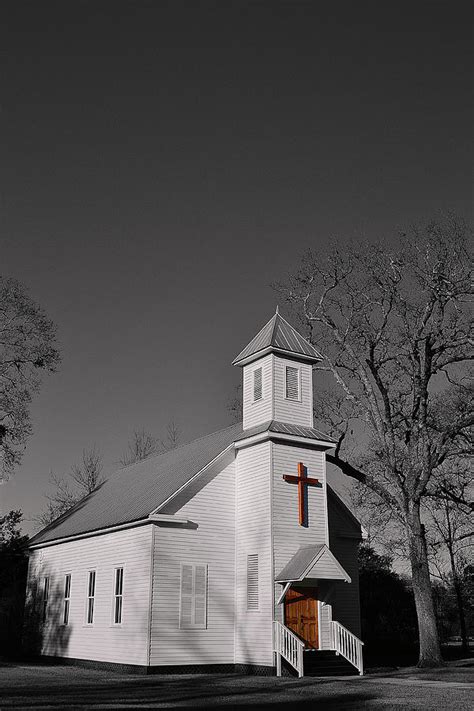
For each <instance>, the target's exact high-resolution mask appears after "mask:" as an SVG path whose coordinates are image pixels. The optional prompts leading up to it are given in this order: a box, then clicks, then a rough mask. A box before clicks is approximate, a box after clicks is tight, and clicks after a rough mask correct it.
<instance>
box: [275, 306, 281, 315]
mask: <svg viewBox="0 0 474 711" xmlns="http://www.w3.org/2000/svg"><path fill="white" fill-rule="evenodd" d="M275 313H276V314H279V313H280V312H279V310H278V304H277V307H276V312H275Z"/></svg>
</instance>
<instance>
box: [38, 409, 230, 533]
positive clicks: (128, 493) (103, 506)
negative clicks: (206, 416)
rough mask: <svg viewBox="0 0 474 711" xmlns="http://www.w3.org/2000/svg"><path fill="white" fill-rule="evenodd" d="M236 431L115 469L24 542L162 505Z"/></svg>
mask: <svg viewBox="0 0 474 711" xmlns="http://www.w3.org/2000/svg"><path fill="white" fill-rule="evenodd" d="M241 432H242V423H241V422H238V423H236V424H234V425H231V426H230V427H227V428H226V429H223V430H219V431H218V432H213V433H212V434H210V435H207V436H205V437H201V438H200V439H196V440H194V441H193V442H190V443H189V444H185V445H182V446H181V447H176V448H175V449H172V450H170V451H168V452H165V453H164V454H159V455H155V456H152V457H148V458H147V459H144V460H142V461H140V462H136V463H135V464H131V465H129V466H128V467H124V468H123V469H119V470H118V471H117V472H115V473H114V474H112V475H111V476H110V477H109V478H108V479H107V480H106V481H105V482H104V483H103V484H102V485H101V486H99V487H97V489H95V490H94V491H93V492H92V493H91V494H89V495H88V496H86V497H85V498H84V499H82V500H81V501H79V502H78V503H77V504H76V505H75V506H74V507H73V508H72V509H70V511H68V512H66V513H65V514H64V515H63V516H61V517H60V518H58V519H57V520H56V521H53V523H51V524H50V525H49V526H47V527H46V528H44V529H43V530H42V531H40V532H39V533H37V534H36V535H35V536H33V538H32V539H31V540H30V544H31V545H37V544H40V543H46V542H48V541H53V540H55V539H57V538H66V537H68V536H74V535H79V534H82V533H86V532H90V531H98V530H100V529H103V528H109V527H111V526H118V525H120V524H124V523H129V522H131V521H138V520H140V519H143V518H146V517H148V516H149V514H150V513H151V512H152V511H154V510H155V509H157V508H158V507H159V506H160V505H161V504H163V503H164V502H165V501H166V500H167V499H168V498H169V497H170V496H172V495H173V494H175V493H176V492H177V491H178V490H179V489H181V487H182V486H184V485H185V484H186V483H187V482H188V481H189V480H190V479H191V478H192V477H193V476H194V475H195V474H196V473H197V472H199V471H200V470H201V469H202V468H203V467H205V466H206V465H207V464H209V462H211V461H212V460H213V459H215V458H216V457H217V456H218V455H219V454H221V452H223V451H224V450H225V449H226V448H227V447H229V446H230V445H231V444H232V443H233V442H234V441H235V439H236V438H237V437H238V436H239V435H240V434H241Z"/></svg>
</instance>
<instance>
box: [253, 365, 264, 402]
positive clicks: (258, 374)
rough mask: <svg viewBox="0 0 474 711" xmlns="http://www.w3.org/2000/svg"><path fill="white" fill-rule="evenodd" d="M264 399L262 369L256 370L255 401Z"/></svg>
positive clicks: (254, 376)
mask: <svg viewBox="0 0 474 711" xmlns="http://www.w3.org/2000/svg"><path fill="white" fill-rule="evenodd" d="M262 397H263V394H262V369H261V368H256V369H255V370H254V371H253V399H254V401H255V400H261V399H262Z"/></svg>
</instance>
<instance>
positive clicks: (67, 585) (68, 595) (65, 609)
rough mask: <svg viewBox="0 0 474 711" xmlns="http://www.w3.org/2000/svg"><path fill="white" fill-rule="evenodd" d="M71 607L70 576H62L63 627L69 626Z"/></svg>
mask: <svg viewBox="0 0 474 711" xmlns="http://www.w3.org/2000/svg"><path fill="white" fill-rule="evenodd" d="M70 605H71V574H70V573H68V574H67V575H65V576H64V607H63V625H68V624H69V608H70Z"/></svg>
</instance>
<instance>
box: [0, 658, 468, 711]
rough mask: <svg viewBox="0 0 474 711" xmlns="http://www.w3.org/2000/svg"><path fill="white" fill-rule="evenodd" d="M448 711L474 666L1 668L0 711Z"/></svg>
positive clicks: (457, 703) (458, 707) (462, 696)
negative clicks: (252, 670) (358, 671)
mask: <svg viewBox="0 0 474 711" xmlns="http://www.w3.org/2000/svg"><path fill="white" fill-rule="evenodd" d="M190 707H197V708H199V709H206V708H209V709H215V708H226V709H243V708H245V707H247V708H251V709H262V710H263V709H268V711H270V709H272V711H273V710H275V711H286V710H288V711H289V710H290V709H294V708H295V707H296V708H297V709H298V711H310V709H311V711H316V710H317V711H319V709H333V710H334V711H335V710H336V709H337V710H338V711H346V710H347V709H354V710H359V709H397V710H400V711H401V710H402V709H403V710H404V711H408V710H411V709H439V710H441V709H450V710H452V711H464V710H466V711H468V710H469V711H471V709H472V708H474V661H473V660H472V659H471V660H460V661H458V662H455V663H450V664H449V665H448V666H447V667H445V668H443V669H437V670H434V671H421V670H418V669H416V668H414V667H413V668H406V669H403V670H397V671H391V672H383V671H381V672H377V673H372V674H367V675H366V676H364V677H358V676H354V677H345V678H326V679H322V678H321V679H317V678H310V677H306V678H303V679H296V678H288V677H285V678H280V679H277V678H275V677H258V676H240V675H230V674H229V675H224V674H219V675H217V674H216V675H207V674H206V675H183V676H178V675H159V676H137V675H131V674H121V673H115V672H110V671H97V670H90V669H84V668H81V667H73V666H61V665H57V666H51V665H41V664H21V663H19V664H4V665H1V664H0V710H1V711H7V710H10V709H35V711H43V709H45V710H46V709H61V710H62V709H68V710H69V709H71V710H73V711H75V710H76V709H77V710H79V709H101V710H102V709H104V710H107V711H109V710H110V711H112V709H121V710H122V709H160V708H172V709H180V708H181V709H184V708H187V709H188V708H190Z"/></svg>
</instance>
